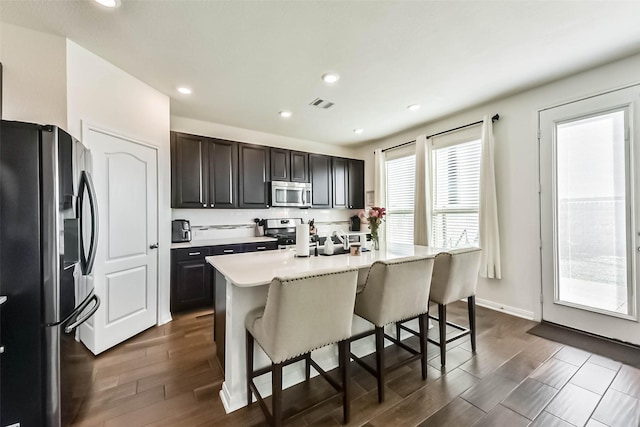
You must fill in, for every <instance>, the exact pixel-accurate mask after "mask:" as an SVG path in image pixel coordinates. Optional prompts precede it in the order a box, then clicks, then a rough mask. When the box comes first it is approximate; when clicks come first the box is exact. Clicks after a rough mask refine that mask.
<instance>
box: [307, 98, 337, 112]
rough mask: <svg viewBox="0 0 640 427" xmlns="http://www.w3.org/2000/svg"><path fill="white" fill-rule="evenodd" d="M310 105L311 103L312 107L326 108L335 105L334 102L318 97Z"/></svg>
mask: <svg viewBox="0 0 640 427" xmlns="http://www.w3.org/2000/svg"><path fill="white" fill-rule="evenodd" d="M309 105H311V106H312V107H318V108H324V109H325V110H326V109H327V108H331V107H333V102H331V101H327V100H324V99H320V98H316V99H314V100H313V101H311V102H310V103H309Z"/></svg>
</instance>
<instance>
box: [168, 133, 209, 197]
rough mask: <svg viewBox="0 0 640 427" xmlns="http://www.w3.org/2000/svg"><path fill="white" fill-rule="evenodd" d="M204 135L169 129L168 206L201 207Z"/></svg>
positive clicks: (204, 170) (204, 171)
mask: <svg viewBox="0 0 640 427" xmlns="http://www.w3.org/2000/svg"><path fill="white" fill-rule="evenodd" d="M206 144H207V143H206V138H204V137H201V136H195V135H188V134H182V133H177V132H171V207H173V208H204V207H207V203H206V202H207V201H206V200H205V189H204V186H205V182H206V180H205V176H206V170H207V162H206V157H207V145H206Z"/></svg>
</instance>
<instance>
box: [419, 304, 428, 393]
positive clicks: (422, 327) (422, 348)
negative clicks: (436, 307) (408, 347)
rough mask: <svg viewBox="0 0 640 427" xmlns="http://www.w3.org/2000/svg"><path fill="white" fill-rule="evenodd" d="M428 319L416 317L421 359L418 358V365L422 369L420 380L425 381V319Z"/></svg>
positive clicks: (421, 316)
mask: <svg viewBox="0 0 640 427" xmlns="http://www.w3.org/2000/svg"><path fill="white" fill-rule="evenodd" d="M428 318H429V317H428V316H427V315H426V314H421V315H420V316H419V317H418V322H419V324H420V354H421V355H422V357H421V358H420V363H421V367H422V379H423V380H426V379H427V328H428V325H427V319H428Z"/></svg>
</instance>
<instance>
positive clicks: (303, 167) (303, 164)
mask: <svg viewBox="0 0 640 427" xmlns="http://www.w3.org/2000/svg"><path fill="white" fill-rule="evenodd" d="M270 155H271V181H290V182H309V153H304V152H302V151H290V150H285V149H282V148H272V149H271V151H270Z"/></svg>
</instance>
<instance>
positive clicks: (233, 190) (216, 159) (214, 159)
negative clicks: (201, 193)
mask: <svg viewBox="0 0 640 427" xmlns="http://www.w3.org/2000/svg"><path fill="white" fill-rule="evenodd" d="M207 150H208V151H207V158H208V163H209V170H208V171H207V172H208V180H207V194H208V196H209V200H208V202H209V207H210V208H235V207H237V206H238V186H237V185H236V182H237V176H238V143H237V142H234V141H226V140H222V139H209V141H208V143H207Z"/></svg>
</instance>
